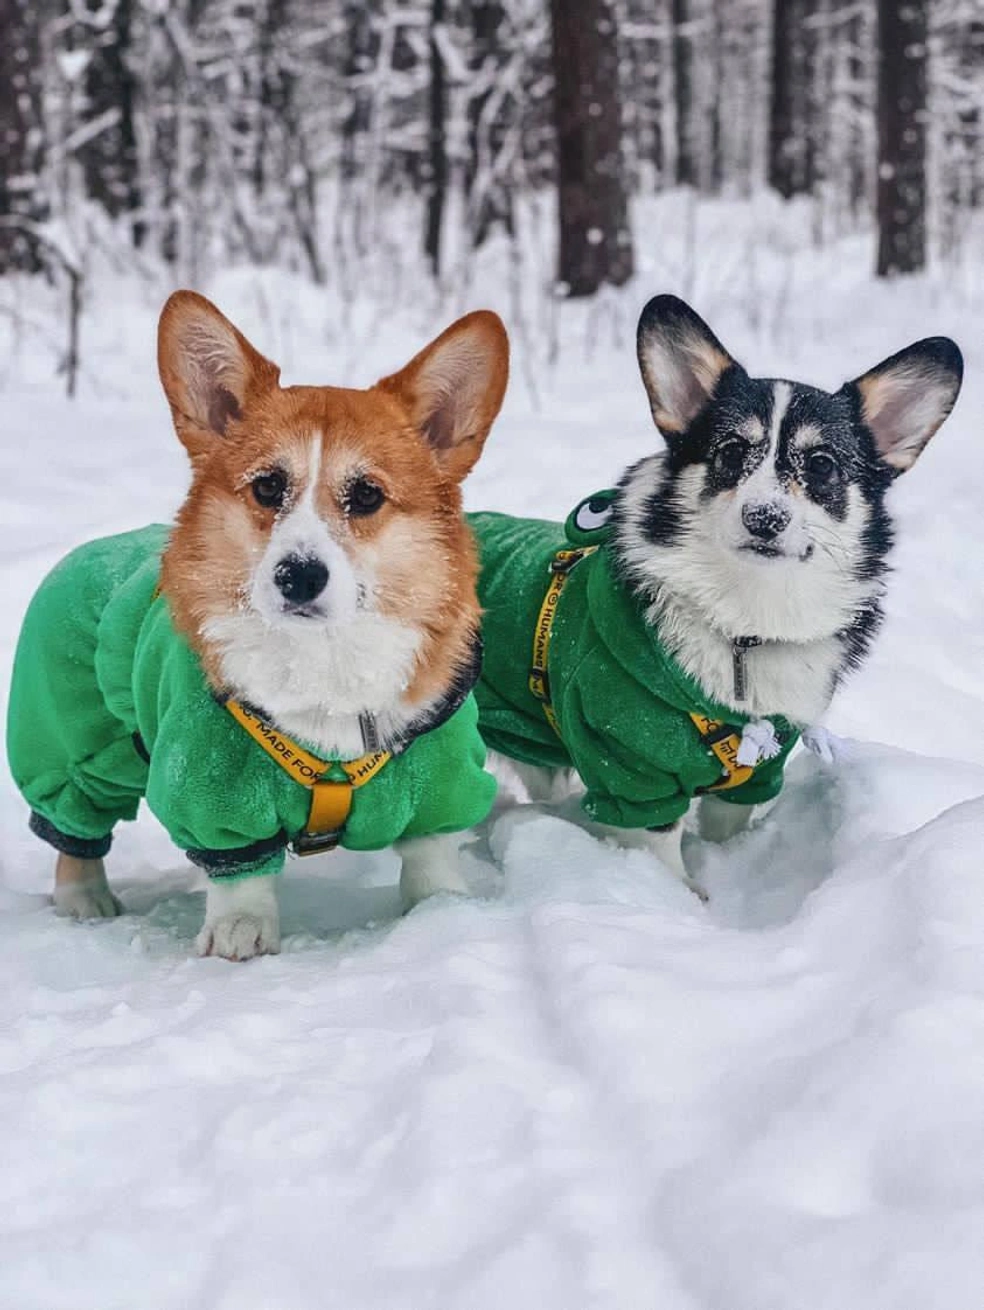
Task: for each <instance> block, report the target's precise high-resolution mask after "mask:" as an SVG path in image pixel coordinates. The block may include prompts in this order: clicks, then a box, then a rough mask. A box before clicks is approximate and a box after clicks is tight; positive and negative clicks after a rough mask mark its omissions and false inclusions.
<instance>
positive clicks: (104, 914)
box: [52, 852, 123, 919]
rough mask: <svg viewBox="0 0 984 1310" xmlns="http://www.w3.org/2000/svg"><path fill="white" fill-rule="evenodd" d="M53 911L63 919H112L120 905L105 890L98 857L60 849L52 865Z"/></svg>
mask: <svg viewBox="0 0 984 1310" xmlns="http://www.w3.org/2000/svg"><path fill="white" fill-rule="evenodd" d="M52 899H53V900H54V902H55V913H56V914H60V915H62V916H63V917H65V918H66V919H115V918H116V916H117V915H118V914H122V913H123V906H122V905H121V904H120V903H119V901H118V900H117V899H116V897H115V896H114V895H113V893H112V892H111V891H110V889H109V883H108V882H107V881H106V868H105V866H104V864H103V862H102V860H81V859H79V858H78V857H77V856H75V855H66V854H64V852H61V853H60V854H59V856H58V860H57V862H56V864H55V894H54V896H53V897H52Z"/></svg>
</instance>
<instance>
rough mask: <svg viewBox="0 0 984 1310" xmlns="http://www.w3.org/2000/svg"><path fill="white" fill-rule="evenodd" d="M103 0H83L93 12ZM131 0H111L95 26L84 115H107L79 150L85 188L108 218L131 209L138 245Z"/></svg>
mask: <svg viewBox="0 0 984 1310" xmlns="http://www.w3.org/2000/svg"><path fill="white" fill-rule="evenodd" d="M103 7H104V6H103V3H102V0H87V8H88V11H89V12H90V13H92V14H93V15H94V16H96V15H98V14H100V13H101V11H102V9H103ZM134 11H135V5H134V0H115V5H114V7H113V9H112V15H111V18H110V21H109V23H108V24H107V25H106V28H105V30H99V29H96V31H95V34H94V36H92V37H90V39H91V40H94V42H95V48H94V49H93V51H92V57H91V58H90V60H89V63H88V65H87V66H86V70H85V92H86V102H87V104H86V120H87V121H88V122H90V123H95V122H96V121H97V120H98V119H100V118H102V117H104V116H105V117H106V118H107V119H108V122H107V125H106V127H105V128H103V129H102V131H100V132H98V133H97V135H95V136H94V137H92V138H91V140H89V141H87V142H86V143H85V144H84V145H83V146H82V147H80V149H79V152H78V154H79V159H80V161H81V163H82V171H83V175H84V177H85V185H86V191H87V192H88V193H89V195H90V196H91V197H92V199H93V200H95V201H97V202H98V203H99V204H100V205H102V207H103V208H104V209H105V210H106V212H107V213H108V214H110V215H111V216H112V217H113V218H117V217H119V215H121V214H132V215H133V216H134V217H133V219H132V223H131V234H132V237H133V244H134V245H135V246H140V245H141V244H142V243H143V239H144V236H145V234H146V224H145V222H144V220H143V219H142V218H141V217H140V209H141V203H142V195H141V188H140V161H139V158H138V155H137V133H136V126H135V116H136V99H137V83H136V79H135V77H134V74H133V72H132V70H131V67H130V62H129V61H130V58H131V55H132V45H133V39H132V27H133V16H134Z"/></svg>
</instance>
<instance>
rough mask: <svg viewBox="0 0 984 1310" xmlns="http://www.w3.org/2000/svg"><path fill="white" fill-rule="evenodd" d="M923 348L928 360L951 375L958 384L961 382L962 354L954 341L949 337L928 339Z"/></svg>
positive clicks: (962, 369)
mask: <svg viewBox="0 0 984 1310" xmlns="http://www.w3.org/2000/svg"><path fill="white" fill-rule="evenodd" d="M923 347H924V348H925V350H926V353H927V354H928V355H929V356H930V358H931V359H933V360H934V361H935V362H936V363H938V364H940V365H942V367H943V368H945V369H946V370H947V371H948V372H950V373H952V374H953V375H954V377H955V378H956V379H957V381H958V382H960V381H962V380H963V371H964V360H963V352H962V351H961V349H960V347H959V346H958V345H957V343H956V342H955V341H952V340H951V339H950V338H949V337H928V338H927V339H926V340H925V341H924V342H923Z"/></svg>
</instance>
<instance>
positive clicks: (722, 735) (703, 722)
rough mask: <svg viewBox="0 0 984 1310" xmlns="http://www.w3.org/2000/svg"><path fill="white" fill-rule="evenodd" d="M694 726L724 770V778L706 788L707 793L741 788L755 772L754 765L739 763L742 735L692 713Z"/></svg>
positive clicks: (713, 720)
mask: <svg viewBox="0 0 984 1310" xmlns="http://www.w3.org/2000/svg"><path fill="white" fill-rule="evenodd" d="M690 717H691V719H692V720H693V723H694V726H695V728H696V729H697V731H698V732H699V733H700V735H701V737H703V739H704V745H705V746H706V747H707V748H708V750H709V751H710V752H711V754H712V755H715V756H716V757H717V760H718V763H719V764H720V765H721V767H722V769H724V777H723V778H720V779H719V780H718V781H717V782H714V783H712V784H711V785H710V786H709V787H706V788H705V789H704V790H705V791H727V790H728V788H729V787H740V786H741V784H742V783H743V782H747V781H748V780H749V778H750V777H751V776H752V774H753V773H754V772H755V766H754V765H752V764H739V763H738V747H739V746H740V745H741V734H740V733H737V732H735V730H734V729H733V728H729V727H727V726H726V725H725V724H723V723H721V722H720V720H718V719H709V718H708V717H707V715H706V714H694V713H691V715H690Z"/></svg>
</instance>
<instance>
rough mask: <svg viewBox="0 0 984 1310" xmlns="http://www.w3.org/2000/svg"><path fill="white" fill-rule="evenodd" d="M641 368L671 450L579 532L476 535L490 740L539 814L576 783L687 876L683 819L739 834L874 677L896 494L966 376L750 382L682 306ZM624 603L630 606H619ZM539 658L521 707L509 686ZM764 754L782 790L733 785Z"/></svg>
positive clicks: (521, 687)
mask: <svg viewBox="0 0 984 1310" xmlns="http://www.w3.org/2000/svg"><path fill="white" fill-rule="evenodd" d="M638 356H639V365H640V368H641V371H642V378H643V382H644V384H645V387H646V391H647V394H648V397H649V403H650V406H651V409H652V414H653V418H654V420H655V423H656V426H657V428H658V429H659V431H660V433H661V434H662V436H663V438H664V441H665V446H664V448H663V449H661V450H659V451H657V452H656V453H654V454H651V455H649V456H647V457H645V458H644V459H642V460H640V461H639V462H638V463H637V464H635V465H633V466H632V467H631V468H629V469H628V470H627V472H626V473H625V474H624V475H623V477H622V479H621V481H620V482H619V483H618V485H617V487H616V488H615V489H614V491H610V492H606V493H601V494H600V495H599V496H595V497H591V498H589V499H588V500H587V501H585V502H582V505H581V506H580V507H579V509H578V510H577V511H576V512H575V513H574V514H572V516H571V518H570V519H569V520H568V523H567V526H566V531H565V529H564V527H562V526H561V525H559V524H549V523H544V522H541V521H537V520H513V519H509V518H508V517H506V516H503V515H497V514H479V515H475V516H473V518H472V523H473V527H474V528H475V530H476V533H477V536H478V539H479V545H480V550H481V556H482V572H481V576H480V580H479V597H480V600H481V602H482V605H483V607H484V609H485V611H486V615H485V621H484V630H485V646H486V659H485V668H484V671H483V675H482V679H481V682H480V684H479V687H478V700H479V708H480V716H481V717H480V727H481V730H482V733H483V736H484V737H485V739H486V742H487V743H488V744H489V746H490V747H492V748H493V749H495V750H497V751H499V752H502V753H505V754H506V755H508V756H509V757H511V759H512V760H513V761H515V762H517V763H518V766H519V772H520V774H521V776H522V777H523V779H524V780H525V782H526V783H527V786H528V789H529V790H530V793H531V795H532V796H533V798H534V799H548V798H550V797H551V796H552V795H553V794H554V788H553V776H552V775H554V774H555V773H556V771H557V770H558V769H563V768H565V767H566V768H571V767H573V768H574V769H575V770H576V771H577V773H578V774H579V775H580V777H581V780H582V782H583V783H584V785H585V787H586V788H587V795H586V797H585V799H584V802H583V804H584V808H585V810H586V812H587V813H588V815H589V816H590V817H592V818H594V819H595V820H596V821H601V822H602V823H603V824H604V825H605V826H606V827H607V828H608V830H609V831H611V832H614V833H615V834H616V835H617V836H618V837H619V839H620V840H622V841H624V842H627V843H628V844H632V845H642V846H643V847H645V848H646V849H650V850H652V851H653V852H654V853H655V854H656V855H657V856H658V857H659V858H661V859H662V860H663V861H664V862H665V863H667V864H669V865H670V866H671V867H672V868H674V869H675V870H676V871H677V872H679V873H684V868H683V862H682V856H681V847H680V838H681V822H680V820H681V818H682V815H683V814H684V813H685V812H686V808H687V806H688V804H689V802H690V801H691V800H692V799H693V798H694V797H695V796H698V795H702V796H704V800H703V803H702V806H701V815H700V828H701V832H702V834H703V835H705V836H707V837H710V838H712V839H717V840H722V839H724V838H726V837H728V836H730V835H732V834H733V833H735V832H737V831H739V830H740V829H741V828H742V827H744V826H745V824H746V823H747V822H748V819H749V817H750V815H751V812H752V806H753V805H754V804H756V803H760V802H761V801H762V800H763V799H765V798H768V796H769V795H774V794H775V791H776V790H777V789H778V786H779V785H781V763H782V757H784V754H785V753H786V752H788V750H789V749H791V746H792V743H793V741H794V740H795V737H796V736H797V735H798V734H799V733H800V732H802V730H803V729H804V728H806V727H807V726H809V725H813V724H816V723H817V722H818V720H819V719H820V718H821V717H822V715H823V714H824V711H825V710H826V708H827V706H828V704H829V703H830V700H831V697H832V696H833V694H834V691H835V690H836V688H837V686H838V684H839V683H840V682H841V680H842V679H843V678H844V677H845V676H846V675H847V674H848V673H849V672H850V671H851V670H852V669H855V668H857V667H858V665H859V664H860V663H861V661H862V660H863V658H864V656H865V654H866V652H867V650H868V648H869V646H870V644H871V641H872V639H873V637H874V635H875V633H876V632H877V630H878V627H879V624H880V622H881V619H882V600H883V594H884V588H885V577H886V570H887V558H888V555H889V552H890V550H891V547H892V540H893V528H892V521H891V518H890V515H889V511H888V508H887V505H886V495H887V492H888V490H889V488H890V486H891V484H892V482H893V481H894V479H895V478H896V477H897V476H898V475H899V474H901V473H904V472H905V471H906V470H907V469H909V468H910V467H911V466H912V464H913V463H914V462H915V460H916V459H917V458H918V456H919V454H920V452H921V451H922V450H923V449H924V447H925V446H926V443H927V442H928V441H929V440H930V438H931V437H932V436H933V434H934V433H935V432H936V431H937V429H938V428H939V426H940V424H941V423H942V422H943V421H944V419H945V418H946V417H947V415H948V414H949V413H950V410H951V409H952V407H953V405H954V402H955V401H956V398H957V395H958V392H959V390H960V384H961V378H962V371H963V364H962V359H961V355H960V351H959V350H958V348H957V346H956V345H955V344H954V343H953V342H952V341H950V340H948V339H947V338H945V337H932V338H928V339H926V340H923V341H918V342H916V343H915V344H914V345H911V346H908V347H907V348H906V349H905V350H901V351H899V352H898V353H897V354H895V355H892V356H891V357H890V358H888V359H886V360H885V361H884V362H883V363H881V364H879V365H877V366H876V367H875V368H873V369H871V370H869V371H868V372H866V373H864V374H862V375H861V376H860V377H858V378H857V379H856V380H854V381H852V382H847V383H845V384H844V385H843V386H842V387H841V388H840V390H838V391H836V392H833V393H830V392H826V391H822V390H820V389H819V388H817V387H813V386H809V385H807V384H805V383H801V382H790V381H785V380H778V379H772V378H769V379H761V378H752V377H750V376H749V375H748V373H747V372H746V371H745V369H744V368H742V366H741V365H740V364H739V363H737V361H736V360H735V359H733V358H732V356H731V355H730V354H729V353H728V351H727V350H726V349H725V348H724V346H723V345H722V344H721V342H720V341H719V340H718V339H717V337H716V336H715V335H714V333H713V332H712V331H711V330H710V328H709V327H708V326H707V325H706V323H704V322H703V321H702V319H701V318H699V317H698V315H697V314H696V313H695V312H694V311H693V310H692V309H691V308H690V307H689V306H688V305H686V304H685V303H684V302H683V301H681V300H679V299H677V298H676V297H675V296H657V297H656V298H655V299H653V300H651V301H650V302H649V303H648V304H647V305H646V307H645V309H644V310H643V312H642V316H641V319H640V322H639V329H638ZM558 574H560V575H561V579H562V580H561V581H560V582H555V583H550V581H549V580H550V578H551V576H552V575H553V576H554V577H557V575H558ZM566 577H569V578H570V579H571V581H569V582H566V586H564V583H563V578H566ZM548 585H549V591H548ZM562 587H564V589H563V591H562ZM606 589H607V590H606ZM613 590H614V591H615V592H617V593H619V595H620V598H621V599H622V600H624V604H620V606H614V605H612V604H609V602H608V599H607V597H608V596H609V595H611V594H612V591H613ZM545 594H546V596H547V599H546V600H544V596H545ZM613 616H616V617H615V618H613ZM616 620H617V623H619V624H622V625H623V626H624V627H626V628H631V632H624V633H619V632H617V631H613V627H614V626H616ZM534 634H535V640H534ZM531 641H533V642H534V644H533V647H532V649H533V670H532V674H531V677H530V681H529V687H528V688H527V686H526V683H525V680H524V679H523V677H522V675H517V672H516V670H517V667H519V666H520V664H522V665H523V666H525V667H528V666H529V660H530V650H531V644H530V643H531ZM551 641H552V645H551ZM650 705H651V707H652V710H651V720H650V723H649V725H648V729H647V724H646V713H647V710H646V707H647V706H650ZM545 718H546V722H545ZM695 725H696V726H695ZM729 725H731V726H730V728H729ZM776 725H780V726H779V727H778V728H777V727H776ZM774 729H775V730H776V731H775V732H774ZM738 734H741V739H742V740H741V742H740V743H739V740H738ZM722 743H723V745H722ZM729 743H730V744H729ZM701 747H706V748H707V749H705V750H703V751H702V750H701ZM729 752H730V757H731V758H729V759H725V758H724V757H725V756H727V755H728V753H729ZM712 754H713V755H714V756H715V757H716V758H715V759H713V760H711V761H710V765H708V762H707V761H708V757H709V756H710V755H712ZM767 759H768V760H774V765H773V768H772V772H773V775H774V776H773V779H772V780H771V781H770V782H769V785H768V787H767V788H764V787H763V785H762V784H761V782H758V783H756V784H755V785H752V783H750V782H748V781H747V778H748V777H749V775H748V774H741V773H739V772H738V766H739V765H740V766H742V767H744V766H746V765H748V764H749V763H750V764H751V765H752V766H754V765H755V764H756V763H757V762H758V763H762V762H764V761H765V760H767ZM722 761H723V763H722ZM732 766H733V767H732ZM708 767H709V769H710V772H709V774H708V776H704V775H705V773H706V771H707V769H708ZM721 767H723V768H724V769H725V774H726V776H722V777H718V778H717V781H715V776H716V771H717V770H719V769H720V768H721ZM729 768H730V773H728V770H729ZM768 772H769V770H768V769H763V770H762V771H761V774H760V775H759V776H760V777H762V776H764V775H765V774H766V773H768ZM743 781H744V785H739V784H741V783H742V782H743ZM756 786H757V788H758V790H756ZM725 788H734V790H733V791H731V793H730V794H729V793H728V791H727V790H725ZM715 792H717V795H715V794H714V793H715ZM705 793H711V794H706V795H705ZM725 801H729V802H732V803H727V804H726V803H725ZM735 802H737V803H735Z"/></svg>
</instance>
